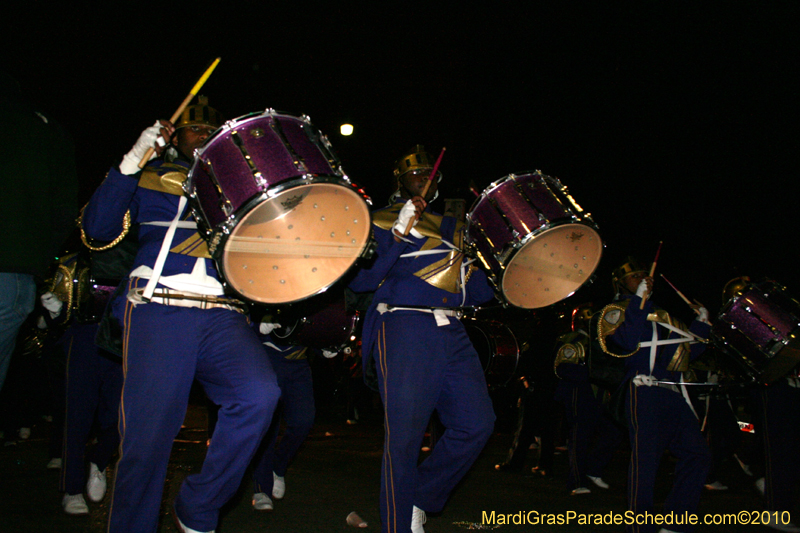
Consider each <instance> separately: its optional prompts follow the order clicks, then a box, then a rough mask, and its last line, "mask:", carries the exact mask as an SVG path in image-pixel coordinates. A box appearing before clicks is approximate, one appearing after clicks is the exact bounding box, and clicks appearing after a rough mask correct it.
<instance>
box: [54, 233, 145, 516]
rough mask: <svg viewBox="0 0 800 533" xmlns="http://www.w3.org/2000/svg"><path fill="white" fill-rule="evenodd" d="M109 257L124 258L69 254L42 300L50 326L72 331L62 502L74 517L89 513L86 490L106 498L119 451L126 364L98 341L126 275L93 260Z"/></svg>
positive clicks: (66, 343) (68, 335)
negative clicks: (105, 313)
mask: <svg viewBox="0 0 800 533" xmlns="http://www.w3.org/2000/svg"><path fill="white" fill-rule="evenodd" d="M129 237H130V236H129ZM128 242H130V241H128ZM133 246H134V247H135V242H134V244H133ZM109 257H112V258H118V257H119V256H118V255H116V254H115V253H114V251H100V250H98V251H97V252H95V253H94V255H91V256H90V253H89V251H88V250H81V251H79V252H77V253H71V254H65V255H64V256H63V257H62V258H61V259H60V260H59V262H58V264H57V268H56V271H55V275H54V276H53V281H52V283H51V284H50V287H49V290H48V292H45V293H44V294H43V295H42V296H41V301H42V305H43V307H44V308H45V309H46V310H47V312H48V320H47V323H48V325H49V324H51V323H52V322H55V321H58V322H59V323H60V324H63V326H64V327H66V331H65V332H64V334H63V336H62V337H61V340H60V341H59V342H58V344H59V345H60V346H59V348H60V349H61V350H63V352H64V355H65V358H66V376H65V390H66V392H65V405H66V409H65V410H64V411H65V413H66V414H65V417H64V424H63V426H64V427H63V429H64V431H63V446H62V448H63V450H62V452H61V453H60V454H59V460H60V461H61V463H62V468H61V479H60V483H59V489H60V490H61V491H62V492H63V493H64V496H63V497H62V500H61V505H62V507H63V509H64V512H65V513H67V514H71V515H83V514H88V513H89V507H88V505H87V504H86V500H85V498H84V494H83V493H84V490H85V492H86V496H88V498H89V500H90V501H92V502H94V503H99V502H100V501H102V500H103V499H104V497H105V495H106V487H107V480H106V469H107V467H108V465H109V464H110V463H111V461H112V459H113V457H114V455H115V454H116V453H117V449H118V447H119V430H118V429H117V422H118V413H119V399H120V395H121V394H122V365H121V363H122V360H121V358H120V356H119V355H117V354H113V353H110V352H108V351H107V350H105V349H102V348H100V347H98V345H97V344H96V342H95V339H96V336H97V332H98V329H99V323H100V317H101V316H102V314H103V311H104V309H105V306H106V304H107V303H108V298H109V297H110V295H111V294H112V293H113V291H114V287H115V286H116V285H117V284H119V282H120V277H119V276H116V279H113V278H111V277H109V278H104V279H101V278H96V277H94V276H92V271H93V270H94V271H95V272H97V271H99V270H101V269H100V268H93V267H94V266H95V265H94V264H93V262H94V260H95V259H97V261H98V262H102V261H103V260H104V259H107V258H109ZM122 268H125V265H123V266H122ZM120 270H121V269H120ZM106 272H108V270H106ZM93 428H96V431H95V432H94V437H95V438H94V439H90V435H92V434H93V431H92V429H93ZM90 440H93V441H94V443H93V445H92V446H91V447H89V448H88V449H87V443H88V442H89V441H90ZM87 463H88V472H89V474H88V476H87Z"/></svg>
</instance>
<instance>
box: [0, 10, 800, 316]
mask: <svg viewBox="0 0 800 533" xmlns="http://www.w3.org/2000/svg"><path fill="white" fill-rule="evenodd" d="M320 6H321V4H319V3H303V2H295V3H292V4H291V5H287V4H285V3H277V2H261V3H250V2H235V3H234V2H225V3H223V2H219V3H216V4H211V3H192V4H188V3H187V4H182V3H179V4H170V5H169V6H166V7H165V6H157V5H149V4H136V5H133V4H131V5H130V6H128V5H127V4H111V3H109V4H103V5H101V6H89V7H78V6H77V4H76V5H75V6H60V7H55V8H54V7H53V6H52V5H51V4H50V3H49V2H48V3H46V2H38V1H32V2H28V3H26V4H25V7H22V6H21V5H18V6H17V9H21V10H23V12H22V13H20V14H16V15H13V16H12V15H10V14H9V12H6V14H5V15H4V16H3V20H2V23H1V24H2V26H3V32H2V37H1V38H2V39H3V40H4V42H5V45H4V51H5V52H4V54H3V55H4V59H3V66H2V68H4V69H6V70H8V71H9V72H10V73H11V74H12V75H13V76H14V77H16V78H17V79H18V80H19V82H20V84H21V85H22V87H23V90H24V92H25V93H27V95H28V96H29V97H30V98H31V99H33V100H34V101H37V102H39V103H40V104H41V106H42V107H43V108H44V109H46V110H48V111H50V112H51V114H52V115H53V116H55V117H56V118H57V119H59V120H60V121H61V122H62V123H64V124H65V125H66V127H67V128H68V129H69V130H70V132H71V133H72V135H73V136H74V138H75V142H76V147H77V157H78V168H79V175H80V178H81V180H82V182H81V188H82V200H83V201H85V200H86V199H88V196H89V195H90V194H91V191H92V190H93V189H94V187H96V185H97V184H98V183H99V181H100V180H101V179H102V177H103V175H104V174H105V171H106V169H107V168H108V166H110V165H111V164H112V163H113V162H114V161H115V160H118V159H119V158H121V156H122V155H123V154H124V153H125V152H126V151H127V150H128V149H129V148H130V146H131V145H132V144H133V142H134V141H135V140H136V138H137V137H138V134H139V132H140V131H141V130H142V129H143V128H145V127H147V126H148V125H150V124H152V122H153V121H154V120H155V119H156V118H168V117H169V116H170V115H172V113H173V112H174V110H175V109H176V108H177V106H178V105H179V104H180V102H181V101H182V100H183V98H184V97H185V96H186V94H187V93H188V91H189V89H190V88H191V87H192V85H193V84H194V83H195V81H196V80H197V79H198V77H199V76H200V74H201V73H202V72H203V71H204V69H205V68H206V66H207V65H208V64H209V63H210V61H211V60H213V58H215V57H217V56H219V57H221V58H222V61H221V63H220V65H219V67H218V68H217V69H216V71H215V72H214V74H213V75H212V77H211V78H210V79H209V81H208V83H207V84H206V85H205V87H204V88H203V90H202V91H201V92H202V93H203V94H206V95H207V96H208V97H209V99H210V102H211V105H212V106H214V107H216V108H218V109H219V110H220V111H222V112H223V114H224V115H225V117H226V118H235V117H238V116H241V115H244V114H247V113H250V112H254V111H258V110H262V109H265V108H275V109H278V110H280V111H285V112H289V113H292V114H307V115H309V116H310V117H311V119H312V121H313V122H314V124H315V125H316V126H317V127H319V128H320V129H321V130H322V131H323V132H324V133H327V134H328V136H329V137H330V139H331V141H332V142H333V144H334V147H335V148H336V150H337V151H338V152H339V155H340V157H341V158H342V160H343V164H344V168H345V170H346V171H347V173H348V174H349V175H350V177H351V179H352V180H353V181H355V182H357V183H359V184H361V185H363V186H364V187H365V188H366V190H367V192H368V193H369V194H370V195H371V196H372V197H373V200H374V201H375V205H376V206H381V205H384V204H385V202H386V198H387V197H388V195H389V193H390V192H391V189H390V185H391V181H392V180H391V170H392V166H393V162H394V160H395V159H397V158H398V157H399V156H400V155H401V154H402V153H404V152H405V151H407V150H408V149H409V148H410V147H411V146H413V145H414V144H417V143H422V144H424V145H425V146H426V148H427V149H428V151H429V152H431V153H432V154H433V155H434V156H435V155H437V154H438V153H439V150H440V149H441V148H442V146H446V147H447V152H446V155H445V157H444V160H443V162H442V166H441V170H442V172H443V174H444V180H443V182H442V184H441V189H442V192H443V196H444V197H458V196H461V197H464V198H469V199H468V204H467V205H469V204H471V202H472V201H473V200H474V196H472V197H470V193H469V192H468V188H467V186H468V183H469V182H470V180H474V182H475V183H476V184H477V186H478V189H479V190H483V189H484V188H485V187H486V186H487V185H488V184H490V183H491V182H493V181H496V180H498V179H500V178H502V177H504V176H506V175H508V174H510V173H512V172H513V173H523V172H526V171H531V170H535V169H540V170H541V171H542V172H544V173H545V174H549V175H552V176H556V177H559V178H560V179H561V180H562V181H563V182H564V183H565V184H566V185H567V186H568V187H569V188H570V191H571V193H572V194H573V196H574V197H575V199H576V200H577V201H578V202H579V203H580V204H581V205H582V206H583V208H584V209H586V210H587V211H589V212H591V213H592V214H593V216H594V219H595V221H596V222H597V224H598V226H599V228H600V233H601V236H602V237H603V238H604V240H605V241H606V244H607V248H606V252H605V257H604V260H603V262H602V263H601V266H600V268H599V269H598V273H597V274H598V277H597V282H596V283H594V284H593V285H592V286H589V287H585V288H584V289H581V291H579V293H578V294H576V296H574V297H573V299H576V300H577V299H589V298H596V299H598V300H600V301H603V300H608V299H609V298H610V297H611V287H610V282H609V272H610V270H611V269H612V268H613V267H615V266H617V264H618V263H619V262H620V261H621V259H622V258H624V256H625V255H627V254H629V253H632V254H634V255H637V256H639V257H640V258H641V259H642V260H643V261H651V260H652V258H653V256H654V254H655V251H656V248H657V246H658V242H659V241H660V240H663V241H664V245H663V249H662V252H661V260H660V262H659V268H658V271H659V272H661V273H664V275H666V276H667V277H668V278H669V279H670V281H672V282H673V283H675V284H676V285H677V286H678V288H679V289H681V290H682V291H683V292H684V293H685V294H687V296H689V297H690V298H698V299H700V300H701V301H703V302H704V303H705V304H706V305H707V306H708V307H709V308H710V309H711V311H712V313H714V312H715V311H716V310H717V309H718V308H719V306H720V304H721V300H720V298H721V297H720V293H721V290H722V286H723V285H724V283H725V282H726V281H727V280H729V279H731V278H732V277H734V276H738V275H743V274H746V275H749V276H751V277H753V278H754V279H758V278H760V277H763V276H770V277H773V278H775V279H777V280H779V281H781V282H782V283H784V284H786V285H787V286H789V288H790V290H793V293H794V294H798V285H800V284H798V277H797V271H796V268H795V264H796V262H797V257H798V253H797V249H796V243H797V237H796V230H797V225H798V216H797V211H796V208H795V206H796V199H797V197H796V190H797V183H796V180H797V171H796V165H797V160H798V135H797V124H798V119H800V113H799V111H800V105H798V102H797V99H798V95H799V94H800V91H798V89H800V86H799V85H798V81H797V80H798V78H800V76H798V74H799V73H798V58H799V57H800V55H799V54H798V52H800V50H799V49H798V44H799V43H800V38H799V37H798V34H800V31H798V28H800V25H799V24H798V21H799V20H798V15H800V5H799V4H797V3H795V2H788V1H770V2H756V1H753V2H743V1H729V2H719V1H704V2H688V1H672V2H607V1H597V2H561V1H559V2H525V3H522V2H505V3H503V2H492V3H489V2H472V3H470V5H467V4H466V3H464V2H439V3H433V2H431V3H430V5H414V4H411V3H405V4H398V5H394V4H391V3H371V4H367V3H363V2H361V3H346V2H338V3H333V4H328V5H327V7H324V8H322V7H320ZM343 122H350V123H352V124H354V125H355V134H354V135H353V136H352V137H349V138H345V137H342V136H340V135H339V133H338V126H339V124H341V123H343ZM6 133H11V134H13V132H6ZM436 207H437V209H438V210H440V211H441V210H442V206H441V205H439V206H436ZM657 291H658V295H657V297H656V299H658V300H659V301H660V302H661V303H662V305H665V306H666V307H667V308H675V307H673V306H680V309H682V310H683V311H684V312H687V313H688V308H687V307H686V306H685V305H683V304H682V303H680V301H679V300H678V299H677V298H675V297H674V294H673V293H672V291H671V290H670V289H669V287H667V286H666V285H665V284H664V283H663V281H659V282H658V285H657Z"/></svg>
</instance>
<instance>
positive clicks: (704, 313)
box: [697, 307, 710, 324]
mask: <svg viewBox="0 0 800 533" xmlns="http://www.w3.org/2000/svg"><path fill="white" fill-rule="evenodd" d="M697 320H699V321H700V322H705V323H706V324H710V322H709V321H708V309H706V308H705V307H701V308H699V309H698V310H697Z"/></svg>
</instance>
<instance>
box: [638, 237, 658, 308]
mask: <svg viewBox="0 0 800 533" xmlns="http://www.w3.org/2000/svg"><path fill="white" fill-rule="evenodd" d="M662 244H664V241H658V250H656V257H655V259H653V264H652V265H650V274H648V275H649V277H651V278H652V277H653V274H655V273H656V263H658V256H659V255H661V245H662ZM649 295H650V293H649V292H647V293H646V294H645V295H644V296H642V303H641V305H639V309H644V303H645V302H646V301H647V297H648V296H649Z"/></svg>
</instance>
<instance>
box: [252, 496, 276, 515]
mask: <svg viewBox="0 0 800 533" xmlns="http://www.w3.org/2000/svg"><path fill="white" fill-rule="evenodd" d="M253 509H255V510H256V511H271V510H272V509H273V506H272V499H271V498H270V497H269V496H267V493H266V492H256V493H255V494H253Z"/></svg>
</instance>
